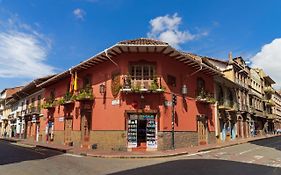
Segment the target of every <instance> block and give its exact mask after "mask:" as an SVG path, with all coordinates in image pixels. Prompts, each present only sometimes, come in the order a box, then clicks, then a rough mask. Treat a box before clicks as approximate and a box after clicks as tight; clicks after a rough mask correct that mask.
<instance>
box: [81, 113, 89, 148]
mask: <svg viewBox="0 0 281 175" xmlns="http://www.w3.org/2000/svg"><path fill="white" fill-rule="evenodd" d="M91 116H92V113H91V112H88V111H83V112H82V116H81V146H82V147H83V148H89V144H90V143H89V142H90V129H91Z"/></svg>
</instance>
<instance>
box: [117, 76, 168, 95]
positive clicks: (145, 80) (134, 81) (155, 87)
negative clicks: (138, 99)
mask: <svg viewBox="0 0 281 175" xmlns="http://www.w3.org/2000/svg"><path fill="white" fill-rule="evenodd" d="M121 80H122V82H121V92H124V93H142V92H148V93H163V92H164V91H165V88H164V87H163V86H162V77H160V76H147V77H145V76H142V77H136V76H130V75H123V76H122V79H121Z"/></svg>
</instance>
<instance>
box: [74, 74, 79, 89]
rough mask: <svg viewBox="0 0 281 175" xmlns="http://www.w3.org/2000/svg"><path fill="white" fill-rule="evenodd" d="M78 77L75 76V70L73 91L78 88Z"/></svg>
mask: <svg viewBox="0 0 281 175" xmlns="http://www.w3.org/2000/svg"><path fill="white" fill-rule="evenodd" d="M77 81H78V77H77V72H75V75H74V84H73V89H74V91H77V90H78V82H77Z"/></svg>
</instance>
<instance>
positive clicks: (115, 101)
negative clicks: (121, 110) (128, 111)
mask: <svg viewBox="0 0 281 175" xmlns="http://www.w3.org/2000/svg"><path fill="white" fill-rule="evenodd" d="M111 104H112V106H115V105H119V104H120V100H119V99H115V100H112V102H111Z"/></svg>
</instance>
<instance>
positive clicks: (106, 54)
mask: <svg viewBox="0 0 281 175" xmlns="http://www.w3.org/2000/svg"><path fill="white" fill-rule="evenodd" d="M107 50H108V49H105V50H104V53H105V56H106V57H107V58H108V59H109V60H110V61H111V62H112V63H113V64H114V65H115V66H116V67H118V68H119V65H118V64H117V63H116V62H115V61H113V60H112V59H111V58H110V56H109V55H108V52H107Z"/></svg>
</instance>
